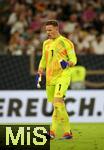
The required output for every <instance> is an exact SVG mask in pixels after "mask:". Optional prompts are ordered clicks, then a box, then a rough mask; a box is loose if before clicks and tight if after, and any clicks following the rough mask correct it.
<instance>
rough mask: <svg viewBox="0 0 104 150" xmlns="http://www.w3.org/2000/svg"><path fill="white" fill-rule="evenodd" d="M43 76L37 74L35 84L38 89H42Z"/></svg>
mask: <svg viewBox="0 0 104 150" xmlns="http://www.w3.org/2000/svg"><path fill="white" fill-rule="evenodd" d="M40 83H41V75H40V74H39V73H37V74H36V76H35V84H36V87H37V88H41V85H40Z"/></svg>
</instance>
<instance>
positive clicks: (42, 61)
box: [39, 43, 46, 69]
mask: <svg viewBox="0 0 104 150" xmlns="http://www.w3.org/2000/svg"><path fill="white" fill-rule="evenodd" d="M41 68H42V69H45V68H46V55H45V48H44V43H43V49H42V57H41V60H40V63H39V69H41Z"/></svg>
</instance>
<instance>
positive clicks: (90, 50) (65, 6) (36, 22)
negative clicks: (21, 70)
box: [0, 0, 104, 58]
mask: <svg viewBox="0 0 104 150" xmlns="http://www.w3.org/2000/svg"><path fill="white" fill-rule="evenodd" d="M48 19H56V20H59V23H60V32H61V34H63V35H64V36H66V37H67V38H69V39H70V40H72V41H73V43H74V45H75V50H76V53H77V54H79V55H83V54H98V55H102V54H104V1H103V0H88V1H86V0H72V1H70V0H0V54H10V55H22V54H26V55H31V54H33V53H34V54H35V55H36V56H37V58H40V57H41V52H42V43H43V41H44V40H45V39H46V38H47V35H46V33H45V31H44V22H45V21H46V20H48Z"/></svg>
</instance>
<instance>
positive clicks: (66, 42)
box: [61, 36, 74, 48]
mask: <svg viewBox="0 0 104 150" xmlns="http://www.w3.org/2000/svg"><path fill="white" fill-rule="evenodd" d="M61 40H62V41H63V42H64V44H65V45H68V46H70V47H71V48H73V47H74V44H73V42H72V41H71V40H69V39H68V38H66V37H64V36H61Z"/></svg>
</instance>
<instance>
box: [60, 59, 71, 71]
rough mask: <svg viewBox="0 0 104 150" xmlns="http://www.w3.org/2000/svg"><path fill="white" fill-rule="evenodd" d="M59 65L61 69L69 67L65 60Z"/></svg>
mask: <svg viewBox="0 0 104 150" xmlns="http://www.w3.org/2000/svg"><path fill="white" fill-rule="evenodd" d="M60 65H61V67H62V69H65V68H66V67H68V66H69V63H68V62H67V61H65V60H61V61H60Z"/></svg>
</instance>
